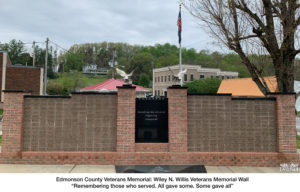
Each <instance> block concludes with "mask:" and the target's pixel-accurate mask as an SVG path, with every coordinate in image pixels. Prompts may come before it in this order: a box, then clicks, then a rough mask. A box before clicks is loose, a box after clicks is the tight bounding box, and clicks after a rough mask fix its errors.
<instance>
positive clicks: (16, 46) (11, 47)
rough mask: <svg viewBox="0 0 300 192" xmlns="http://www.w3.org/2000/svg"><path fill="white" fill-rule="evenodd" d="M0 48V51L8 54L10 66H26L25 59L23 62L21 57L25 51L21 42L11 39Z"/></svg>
mask: <svg viewBox="0 0 300 192" xmlns="http://www.w3.org/2000/svg"><path fill="white" fill-rule="evenodd" d="M0 46H1V47H0V50H3V51H6V52H7V53H8V55H9V58H10V61H11V63H12V64H24V65H25V64H26V61H27V58H26V59H25V60H23V59H24V56H23V57H22V54H24V53H25V51H26V49H25V47H24V43H23V42H22V41H20V40H19V41H17V40H16V39H13V40H11V41H10V42H9V43H5V44H2V45H0ZM22 58H23V59H22Z"/></svg>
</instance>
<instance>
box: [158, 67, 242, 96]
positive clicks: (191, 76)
mask: <svg viewBox="0 0 300 192" xmlns="http://www.w3.org/2000/svg"><path fill="white" fill-rule="evenodd" d="M169 68H170V69H171V71H170V69H169ZM184 69H187V73H186V74H185V75H184V78H183V83H188V82H191V81H193V80H197V79H204V78H213V77H214V78H220V79H231V78H237V77H238V75H239V73H238V72H231V71H221V70H220V69H215V68H203V67H201V66H200V65H182V70H184ZM178 72H179V66H178V65H173V66H168V67H162V68H157V69H154V70H153V95H156V96H165V95H166V92H167V88H168V87H169V86H172V85H173V84H174V82H173V81H172V75H173V74H177V73H178Z"/></svg>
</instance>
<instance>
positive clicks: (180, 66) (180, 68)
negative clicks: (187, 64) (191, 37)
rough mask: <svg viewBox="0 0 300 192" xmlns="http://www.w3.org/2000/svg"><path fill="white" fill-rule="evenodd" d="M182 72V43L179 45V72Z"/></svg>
mask: <svg viewBox="0 0 300 192" xmlns="http://www.w3.org/2000/svg"><path fill="white" fill-rule="evenodd" d="M181 71H182V64H181V43H179V72H181ZM180 86H182V79H181V80H180Z"/></svg>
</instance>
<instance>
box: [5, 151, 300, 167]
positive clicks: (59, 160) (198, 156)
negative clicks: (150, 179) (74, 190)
mask: <svg viewBox="0 0 300 192" xmlns="http://www.w3.org/2000/svg"><path fill="white" fill-rule="evenodd" d="M291 162H293V163H300V161H299V155H298V154H291V153H289V154H284V153H247V152H235V153H233V152H223V153H221V152H187V153H176V152H127V153H120V152H119V153H118V152H22V153H21V158H19V157H9V156H2V157H1V156H0V163H16V164H99V165H176V164H182V165H191V164H198V165H199V164H200V165H207V166H208V165H211V166H257V167H262V166H264V167H275V166H279V165H280V164H281V163H291Z"/></svg>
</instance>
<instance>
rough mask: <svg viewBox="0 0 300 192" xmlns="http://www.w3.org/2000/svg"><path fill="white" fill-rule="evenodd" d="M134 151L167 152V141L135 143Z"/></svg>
mask: <svg viewBox="0 0 300 192" xmlns="http://www.w3.org/2000/svg"><path fill="white" fill-rule="evenodd" d="M135 151H136V152H168V151H169V144H168V143H136V144H135Z"/></svg>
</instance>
